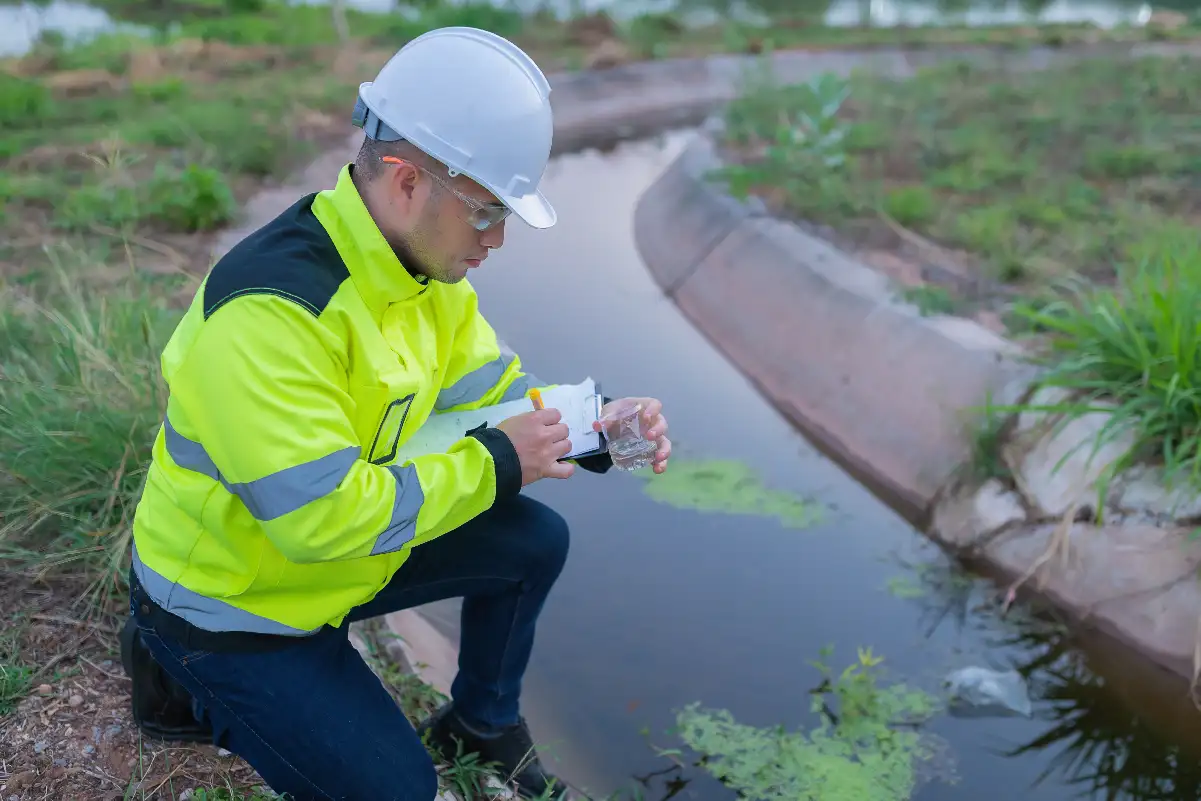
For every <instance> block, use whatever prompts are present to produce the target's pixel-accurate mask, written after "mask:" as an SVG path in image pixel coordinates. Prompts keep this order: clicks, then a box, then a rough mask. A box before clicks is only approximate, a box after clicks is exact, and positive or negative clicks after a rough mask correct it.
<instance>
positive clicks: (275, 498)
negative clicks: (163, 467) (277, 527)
mask: <svg viewBox="0 0 1201 801" xmlns="http://www.w3.org/2000/svg"><path fill="white" fill-rule="evenodd" d="M164 429H165V430H164V437H165V438H166V445H167V453H168V454H170V455H171V458H172V459H173V460H174V461H175V463H176V464H177V465H179V466H180V467H182V468H184V469H186V470H192V471H195V472H197V473H201V474H203V475H206V476H208V477H209V478H211V479H213V480H214V481H220V482H221V484H222V485H223V486H224V487H225V488H226V489H227V490H229V491H230V492H231V493H233V494H234V495H236V496H237V497H238V498H240V499H241V501H242V503H244V504H246V508H247V509H248V510H249V511H250V514H251V515H253V516H254V518H255V519H256V520H274V519H275V518H277V517H283V516H284V515H286V514H289V513H290V512H295V511H296V510H297V509H300V508H301V507H303V506H305V505H306V504H309V503H312V502H313V501H315V500H318V499H319V498H324V497H325V496H326V495H329V494H330V493H331V492H333V491H334V490H335V489H337V488H338V485H339V484H341V483H342V480H343V479H344V478H346V474H347V473H349V472H350V469H351V468H352V467H353V466H354V463H355V461H356V460H357V459H358V458H359V449H358V447H356V446H353V445H352V446H350V447H348V448H343V449H342V450H340V451H335V452H334V453H330V454H326V455H325V456H322V457H320V458H318V459H314V460H313V461H311V462H305V463H304V464H298V465H293V466H292V467H287V468H284V469H283V470H280V471H278V472H276V473H271V474H270V475H266V476H263V477H262V478H256V479H255V480H254V481H247V482H244V483H241V484H233V483H230V482H229V481H227V480H226V479H225V477H224V476H223V475H221V471H220V470H218V469H217V465H216V463H215V462H213V459H212V457H211V456H209V454H208V451H206V450H205V449H204V446H203V445H201V444H200V443H199V442H193V441H192V440H190V439H188V438H187V437H185V436H184V435H183V434H180V433H179V431H177V430H176V429H175V427H174V426H172V425H171V420H170V419H169V418H168V419H166V420H164Z"/></svg>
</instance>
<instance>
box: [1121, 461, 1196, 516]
mask: <svg viewBox="0 0 1201 801" xmlns="http://www.w3.org/2000/svg"><path fill="white" fill-rule="evenodd" d="M1113 496H1114V498H1115V500H1114V502H1113V503H1112V504H1111V505H1112V506H1113V508H1115V509H1117V510H1118V511H1119V512H1124V513H1126V514H1128V515H1133V516H1136V517H1139V518H1142V519H1144V520H1148V519H1150V520H1162V521H1168V520H1182V519H1192V518H1196V517H1201V496H1199V495H1198V494H1197V493H1196V492H1194V491H1192V490H1191V489H1190V488H1189V487H1188V486H1187V483H1186V481H1185V479H1184V478H1183V477H1182V478H1178V479H1177V485H1176V486H1174V487H1172V488H1171V489H1169V488H1168V487H1167V482H1166V481H1165V479H1164V477H1163V473H1162V471H1160V470H1156V469H1151V468H1149V467H1136V468H1133V469H1131V470H1127V471H1126V473H1124V474H1123V475H1122V478H1121V481H1120V482H1118V483H1117V488H1116V489H1115V491H1114V493H1113Z"/></svg>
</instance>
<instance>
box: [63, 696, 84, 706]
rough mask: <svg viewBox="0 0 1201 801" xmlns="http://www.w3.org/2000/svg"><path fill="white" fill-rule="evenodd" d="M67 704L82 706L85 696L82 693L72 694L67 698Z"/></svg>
mask: <svg viewBox="0 0 1201 801" xmlns="http://www.w3.org/2000/svg"><path fill="white" fill-rule="evenodd" d="M67 705H68V706H82V705H83V696H82V695H72V696H71V697H70V698H68V699H67Z"/></svg>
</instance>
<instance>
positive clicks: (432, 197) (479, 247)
mask: <svg viewBox="0 0 1201 801" xmlns="http://www.w3.org/2000/svg"><path fill="white" fill-rule="evenodd" d="M391 166H392V170H391V174H389V173H388V172H385V173H384V181H383V183H384V185H385V190H386V192H387V193H388V195H389V202H388V204H387V205H388V207H389V209H390V211H391V213H389V214H388V215H387V218H386V219H385V220H383V221H377V222H378V223H379V225H380V230H381V231H382V232H383V233H384V237H385V238H386V239H387V240H388V242H389V244H391V245H392V248H393V250H395V251H396V255H397V257H398V258H399V259H400V261H401V263H402V264H403V265H404V266H405V267H406V268H408V269H409V270H412V271H415V272H418V273H421V274H422V275H425V276H428V277H429V278H430V280H433V281H440V282H442V283H445V284H454V283H458V282H459V281H462V280H463V279H464V278H465V277H466V276H467V272H468V271H469V270H472V269H474V268H476V267H478V266H479V265H480V264H481V263H482V262H483V260H484V259H486V258H487V257H488V252H489V251H490V250H492V249H494V248H499V247H500V246H501V245H503V244H504V241H505V221H504V220H502V221H501V222H499V223H496V224H494V225H492V226H490V227H488V228H487V229H486V230H483V231H480V230H477V229H476V228H475V227H473V222H474V221H476V220H478V219H480V217H481V216H487V215H488V214H489V213H490V212H491V210H492V209H494V208H495V207H498V206H500V202H499V201H498V200H497V199H496V197H495V196H494V195H493V194H492V193H491V192H489V191H488V190H486V189H484V188H483V187H482V186H480V185H479V184H477V183H476V182H475V181H473V180H471V179H470V178H468V177H467V176H465V175H457V176H455V177H454V178H450V177H447V176H445V170H444V169H442V170H439V169H438V167H437V166H433V167H432V168H424V167H423V166H418V165H414V164H412V163H411V162H402V163H395V164H392V165H391ZM439 172H441V174H439ZM435 176H436V177H435ZM481 210H482V212H481Z"/></svg>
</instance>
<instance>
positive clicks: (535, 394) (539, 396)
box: [530, 387, 546, 409]
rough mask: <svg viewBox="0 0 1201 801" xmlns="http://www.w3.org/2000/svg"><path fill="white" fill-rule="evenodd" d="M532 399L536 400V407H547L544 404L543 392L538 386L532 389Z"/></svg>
mask: <svg viewBox="0 0 1201 801" xmlns="http://www.w3.org/2000/svg"><path fill="white" fill-rule="evenodd" d="M530 400H532V401H533V402H534V408H535V409H544V408H546V407H545V406H543V405H542V393H541V392H539V391H538V388H537V387H535V388H534V389H531V390H530Z"/></svg>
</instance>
